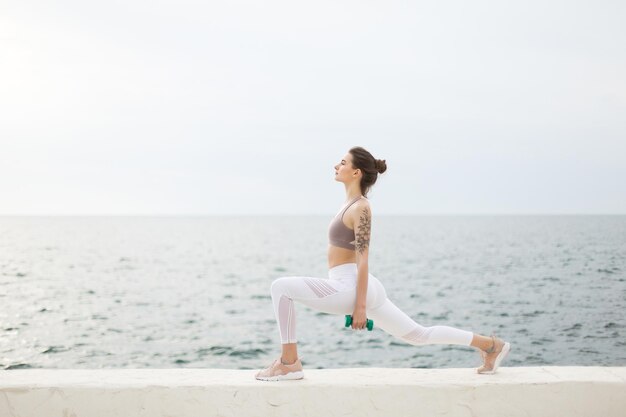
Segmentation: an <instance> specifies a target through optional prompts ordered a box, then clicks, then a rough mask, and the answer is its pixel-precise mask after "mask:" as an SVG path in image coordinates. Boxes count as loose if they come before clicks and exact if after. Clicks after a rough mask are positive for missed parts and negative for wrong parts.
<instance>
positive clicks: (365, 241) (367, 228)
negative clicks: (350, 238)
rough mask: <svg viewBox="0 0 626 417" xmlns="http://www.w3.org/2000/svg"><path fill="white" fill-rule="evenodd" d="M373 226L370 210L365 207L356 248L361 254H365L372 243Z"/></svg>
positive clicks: (360, 221) (357, 235)
mask: <svg viewBox="0 0 626 417" xmlns="http://www.w3.org/2000/svg"><path fill="white" fill-rule="evenodd" d="M371 228H372V221H371V216H370V211H369V210H368V209H367V207H365V208H364V209H363V212H362V213H361V218H360V220H359V229H358V232H357V234H356V250H358V251H359V253H360V254H363V252H365V250H366V249H367V248H368V247H369V245H370V232H371Z"/></svg>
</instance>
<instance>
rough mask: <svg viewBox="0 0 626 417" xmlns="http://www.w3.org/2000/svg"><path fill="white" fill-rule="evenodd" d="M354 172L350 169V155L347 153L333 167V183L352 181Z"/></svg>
mask: <svg viewBox="0 0 626 417" xmlns="http://www.w3.org/2000/svg"><path fill="white" fill-rule="evenodd" d="M355 171H356V170H355V169H354V168H353V167H352V155H351V154H350V153H349V152H348V153H347V154H345V155H344V157H343V158H342V159H341V162H339V163H338V164H337V165H335V181H340V182H348V181H351V180H352V179H354V178H355V177H354V175H353V174H354V172H355Z"/></svg>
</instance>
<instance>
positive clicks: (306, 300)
mask: <svg viewBox="0 0 626 417" xmlns="http://www.w3.org/2000/svg"><path fill="white" fill-rule="evenodd" d="M328 277H329V278H328V279H323V278H311V277H284V278H278V279H275V280H274V281H273V282H272V286H271V293H272V303H273V304H274V314H275V315H276V320H277V322H278V331H279V332H280V339H281V343H283V344H285V343H296V342H297V339H296V314H295V308H294V301H298V302H300V303H302V304H304V305H307V306H309V307H311V308H313V309H314V310H317V311H322V312H324V313H329V314H339V315H347V314H349V315H351V314H352V313H353V312H354V305H355V303H356V284H357V266H356V264H355V263H349V264H342V265H338V266H336V267H334V268H331V269H330V270H329V271H328ZM367 281H368V284H367V299H366V301H365V305H366V307H365V309H366V315H367V318H368V319H372V320H374V327H378V328H380V329H382V330H384V331H385V332H387V333H389V334H390V335H392V336H395V337H397V338H399V339H401V340H403V341H405V342H407V343H409V344H411V345H418V346H419V345H430V344H451V345H464V346H469V345H470V343H471V342H472V338H473V337H474V334H473V333H472V332H468V331H466V330H460V329H456V328H454V327H449V326H431V327H424V326H421V325H420V324H418V323H416V322H415V321H413V319H411V318H410V317H409V316H408V315H406V313H404V312H402V311H401V310H400V309H399V308H398V307H396V306H395V305H394V304H393V303H392V302H391V301H390V300H389V299H388V298H387V293H386V291H385V288H384V287H383V285H382V284H381V283H380V281H379V280H378V279H377V278H376V277H375V276H373V275H372V274H369V275H368V280H367Z"/></svg>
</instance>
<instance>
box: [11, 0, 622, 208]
mask: <svg viewBox="0 0 626 417" xmlns="http://www.w3.org/2000/svg"><path fill="white" fill-rule="evenodd" d="M624 22H626V3H624V2H622V1H597V0H594V1H584V2H580V1H578V2H577V1H574V2H565V1H553V0H542V1H528V2H503V1H492V2H484V1H472V2H469V1H437V2H435V1H432V2H409V1H390V0H386V1H376V2H374V1H364V0H359V1H341V0H339V1H338V0H332V1H326V0H316V1H309V2H299V1H293V0H288V1H275V0H269V1H258V0H255V1H231V0H229V1H221V2H217V1H215V2H211V1H206V0H203V1H184V0H183V1H180V0H177V1H155V0H149V1H148V0H123V1H107V2H102V1H99V2H96V1H84V0H81V1H41V2H36V1H28V0H20V1H5V0H0V145H1V147H0V214H25V215H30V214H44V215H45V214H52V215H57V214H67V215H73V214H88V215H92V214H200V215H202V214H322V215H326V214H334V213H335V212H336V210H337V209H338V207H339V206H340V205H341V204H342V203H343V201H344V189H343V185H342V184H340V183H337V182H335V181H334V170H333V166H334V164H336V163H337V162H338V161H339V160H340V159H341V157H342V156H343V155H344V154H345V153H346V152H347V150H348V149H349V148H350V147H352V146H354V145H360V146H364V147H366V148H367V149H369V150H370V151H371V152H372V153H373V154H374V156H375V157H377V158H381V159H386V160H387V165H388V171H387V173H385V174H384V175H382V176H381V177H380V179H379V182H378V183H377V184H376V186H375V187H374V189H373V190H372V192H371V193H370V201H371V203H372V207H373V211H374V212H375V213H378V214H576V213H599V214H603V213H622V214H624V213H626V24H624Z"/></svg>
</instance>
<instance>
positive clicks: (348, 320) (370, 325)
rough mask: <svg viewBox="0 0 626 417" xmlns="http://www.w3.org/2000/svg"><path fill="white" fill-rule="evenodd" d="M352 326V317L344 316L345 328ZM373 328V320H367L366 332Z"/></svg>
mask: <svg viewBox="0 0 626 417" xmlns="http://www.w3.org/2000/svg"><path fill="white" fill-rule="evenodd" d="M351 325H352V316H346V327H350V326H351ZM373 328H374V320H370V319H367V331H368V332H371V331H372V329H373Z"/></svg>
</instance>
